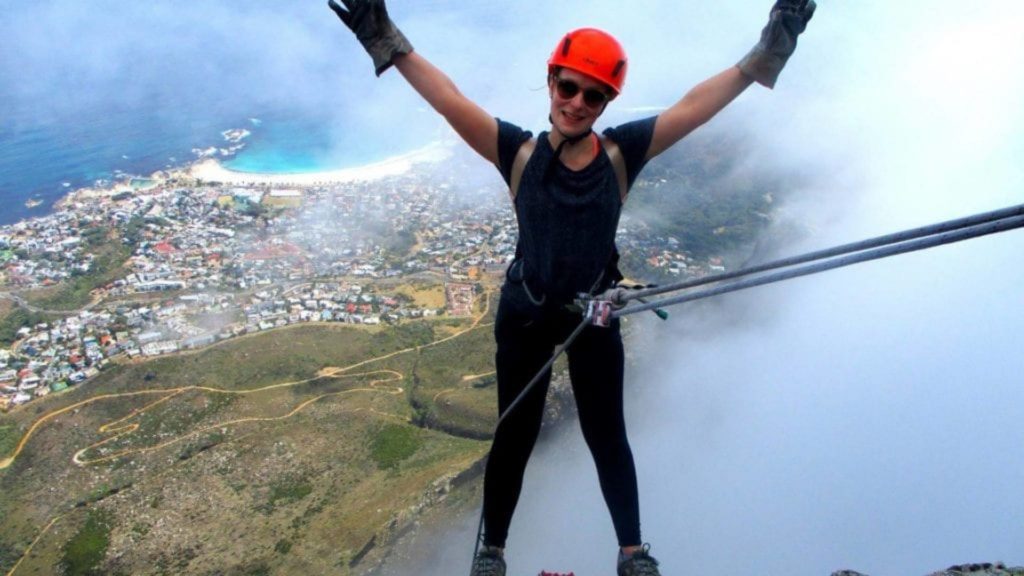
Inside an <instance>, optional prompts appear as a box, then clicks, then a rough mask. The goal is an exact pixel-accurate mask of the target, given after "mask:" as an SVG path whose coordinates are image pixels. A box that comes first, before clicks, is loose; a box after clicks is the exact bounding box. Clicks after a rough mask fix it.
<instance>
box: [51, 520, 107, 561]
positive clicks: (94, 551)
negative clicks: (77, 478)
mask: <svg viewBox="0 0 1024 576" xmlns="http://www.w3.org/2000/svg"><path fill="white" fill-rule="evenodd" d="M109 545H110V515H109V514H108V513H106V512H103V511H101V510H91V511H90V512H89V516H88V517H87V518H86V520H85V525H83V526H82V528H81V529H79V531H78V532H77V533H76V534H75V535H74V536H72V537H71V540H68V542H67V544H65V545H64V556H63V558H62V559H61V568H63V573H64V574H65V576H99V575H100V574H102V572H101V570H100V564H102V562H103V559H104V558H105V557H106V555H107V547H108V546H109Z"/></svg>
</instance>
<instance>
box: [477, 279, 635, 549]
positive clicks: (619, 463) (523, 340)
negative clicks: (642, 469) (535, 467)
mask: <svg viewBox="0 0 1024 576" xmlns="http://www.w3.org/2000/svg"><path fill="white" fill-rule="evenodd" d="M501 292H502V293H501V302H500V304H499V305H498V314H497V319H496V322H495V328H494V333H495V339H496V340H497V344H498V350H497V354H496V356H495V361H496V366H497V371H498V407H499V410H500V412H501V413H504V411H505V410H506V409H507V408H508V406H509V405H510V404H511V403H512V402H513V401H514V400H515V399H516V397H517V396H518V395H519V393H520V392H521V391H522V390H523V389H524V388H525V387H526V385H527V384H528V383H529V382H530V380H531V379H532V378H533V377H534V375H536V373H537V371H538V370H540V369H541V367H542V366H543V365H544V363H545V362H547V361H548V360H549V359H550V358H551V355H552V354H553V353H554V348H555V346H556V345H558V344H561V343H562V342H564V341H565V339H566V338H567V337H568V336H569V334H570V333H571V332H572V330H573V329H574V328H575V327H576V326H577V325H578V324H579V322H580V321H581V320H582V318H581V317H580V316H579V315H578V314H572V313H570V312H568V311H565V310H562V309H558V308H556V307H541V306H536V305H534V304H533V303H532V302H531V301H530V299H529V297H528V295H527V294H526V293H525V291H524V290H523V288H522V285H521V284H510V283H506V285H505V286H504V287H503V288H502V291H501ZM567 354H568V359H569V377H570V378H571V380H572V389H573V394H574V395H575V397H576V407H577V409H578V411H579V420H580V427H581V428H582V430H583V438H584V439H585V440H586V442H587V446H588V447H589V448H590V453H591V454H592V455H593V458H594V463H595V464H596V465H597V476H598V480H599V481H600V484H601V492H602V494H603V495H604V500H605V503H606V504H607V505H608V510H609V511H610V512H611V516H612V523H613V524H614V526H615V533H616V535H617V537H618V540H619V545H620V546H634V545H639V544H640V543H641V540H640V513H639V504H638V497H637V483H636V469H635V467H634V465H633V453H632V451H631V450H630V448H629V441H628V440H627V438H626V424H625V419H624V417H623V413H622V395H623V392H622V381H623V351H622V337H621V334H620V331H619V323H618V320H614V321H613V325H612V326H610V327H608V328H601V327H597V326H588V327H587V328H585V329H584V331H583V333H582V334H580V336H579V337H578V338H577V339H576V341H575V342H574V343H573V345H572V346H570V347H569V350H568V351H567ZM550 380H551V372H550V371H548V373H547V374H545V375H544V377H543V379H542V380H541V381H540V382H538V383H537V385H536V386H535V387H534V389H533V390H531V392H530V393H529V395H528V396H527V397H526V398H525V399H524V400H523V402H522V403H520V404H519V405H518V406H517V407H516V409H515V412H513V413H511V414H510V415H509V416H508V418H507V419H506V420H505V421H504V423H502V425H501V428H500V429H499V430H497V432H496V433H495V436H494V444H493V445H492V446H491V453H490V457H489V459H488V461H487V470H486V473H485V477H484V526H485V533H484V543H485V544H487V545H490V546H498V547H504V546H505V540H506V538H507V537H508V529H509V525H510V524H511V522H512V514H513V512H514V511H515V507H516V504H517V502H518V501H519V494H520V492H521V490H522V486H523V474H524V472H525V470H526V463H527V460H529V458H530V452H532V451H533V446H534V444H535V443H536V441H537V435H538V433H539V432H540V425H541V419H542V417H543V413H544V399H545V397H546V396H547V390H548V384H549V383H550Z"/></svg>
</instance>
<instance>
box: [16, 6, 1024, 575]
mask: <svg viewBox="0 0 1024 576" xmlns="http://www.w3.org/2000/svg"><path fill="white" fill-rule="evenodd" d="M3 5H4V13H5V16H4V18H3V20H2V21H0V99H3V100H4V101H6V102H7V103H8V104H9V105H11V106H25V105H33V106H37V107H38V110H39V114H40V115H54V116H55V117H59V116H61V115H65V114H75V113H77V112H78V111H80V110H83V109H86V108H88V107H90V106H92V107H99V108H104V107H116V106H138V105H148V106H158V107H160V108H161V109H162V110H166V111H167V114H168V115H169V116H171V117H173V116H174V115H175V112H176V111H177V110H181V109H190V108H194V107H196V106H201V105H215V104H216V103H217V102H224V101H228V102H230V103H231V105H237V106H239V107H241V108H245V107H258V106H276V107H282V106H283V107H291V108H295V109H298V110H306V111H310V112H315V113H319V114H322V115H323V118H324V121H325V122H333V123H335V124H336V125H337V126H338V130H352V129H358V130H382V131H387V132H392V133H395V134H396V135H400V136H396V137H403V138H409V140H410V141H413V142H415V141H418V140H420V139H422V140H423V141H424V143H426V141H428V140H429V139H432V138H434V137H436V135H437V134H438V131H439V126H440V122H439V121H438V119H437V118H436V117H435V116H434V114H433V113H431V112H430V111H428V110H426V109H425V107H424V106H423V104H422V103H421V102H420V101H419V100H417V98H416V96H415V95H414V94H413V93H412V91H411V90H410V89H409V88H408V87H407V86H405V85H404V84H403V83H402V81H401V78H400V77H399V76H398V75H397V74H396V73H394V72H391V73H388V74H386V75H385V76H384V77H383V78H380V79H376V78H374V77H373V73H372V70H371V65H370V62H369V59H368V58H367V56H366V55H365V54H364V53H363V52H362V49H361V48H360V47H359V46H358V44H357V43H356V42H355V41H354V40H353V39H352V37H351V35H350V34H349V33H348V31H347V30H345V29H344V28H343V27H342V26H341V24H340V23H339V22H337V21H336V20H335V18H334V16H333V14H331V13H330V12H329V11H328V10H327V8H326V7H325V6H324V2H320V1H319V0H309V1H308V2H301V3H298V2H290V3H287V4H284V3H280V2H272V1H270V0H254V1H250V2H241V3H240V2H232V3H227V2H204V3H202V4H201V5H196V6H193V5H182V4H181V3H180V2H170V1H150V2H144V3H138V2H126V1H124V0H93V1H90V2H88V3H83V2H72V1H70V0H56V1H39V2H10V1H5V2H3ZM770 5H771V2H769V1H762V0H716V1H714V2H707V1H703V2H696V1H683V2H679V1H672V2H669V1H667V0H654V1H649V2H637V3H624V2H621V0H618V1H614V2H613V1H610V0H596V1H595V0H589V1H583V0H563V1H561V2H511V1H509V0H490V1H488V0H484V1H477V2H471V3H467V2H454V1H422V0H420V1H416V2H413V1H411V0H408V1H406V0H393V1H391V2H389V7H390V9H391V12H392V15H393V16H394V18H395V19H396V20H397V22H398V23H399V25H400V26H401V27H402V29H403V30H404V31H405V32H406V34H407V35H408V36H409V38H410V39H411V40H412V42H413V44H414V45H415V46H416V48H417V49H418V50H419V51H420V52H421V53H422V54H423V55H425V56H427V57H428V58H430V59H431V60H433V61H434V62H435V63H437V64H438V65H439V66H440V67H441V68H442V69H444V70H446V71H447V72H448V73H449V74H450V75H451V76H452V77H453V79H454V80H455V81H456V82H457V84H459V86H460V87H461V88H462V89H463V91H464V92H465V93H466V94H468V95H469V96H470V97H472V98H474V99H475V100H477V101H478V102H479V103H480V104H481V105H483V106H484V107H485V108H486V109H487V110H489V111H490V112H492V113H493V114H495V115H498V116H501V117H503V118H507V119H509V120H512V121H514V122H517V123H520V124H522V125H525V126H528V127H530V128H532V129H535V130H536V129H542V128H543V127H544V118H545V115H546V113H547V108H546V102H545V98H546V96H545V93H544V91H543V89H542V88H543V83H544V62H545V60H546V58H547V56H548V54H549V53H550V51H551V49H552V47H553V46H554V44H555V42H556V41H557V40H558V38H559V36H560V35H561V34H562V33H564V32H565V31H566V30H568V29H571V28H575V27H579V26H584V25H593V26H599V27H603V28H606V29H608V30H609V31H611V32H612V33H614V34H615V35H616V36H618V37H619V38H620V39H621V41H622V43H623V44H624V45H625V47H626V49H627V51H628V53H629V55H630V70H629V78H628V81H627V86H626V89H625V90H624V92H623V94H622V96H621V98H620V99H619V100H618V101H616V102H615V103H614V104H613V105H612V108H611V109H610V110H609V113H608V114H609V115H608V120H609V121H611V120H612V119H614V118H621V117H624V116H626V115H628V114H630V113H631V112H630V111H632V110H637V109H646V108H648V107H659V106H666V105H669V104H671V103H672V102H674V101H675V100H676V99H678V98H679V97H680V96H681V95H682V94H683V93H684V92H685V91H686V90H687V89H688V88H689V87H691V86H692V85H693V84H695V83H696V82H698V81H700V80H702V79H703V78H705V77H707V76H710V75H712V74H714V73H716V72H718V71H719V70H721V69H722V68H724V67H726V66H729V65H731V64H732V63H734V62H735V61H736V60H738V59H739V58H740V57H741V56H742V55H743V54H744V53H745V51H746V50H747V49H748V48H749V47H750V46H751V45H752V44H753V42H754V41H756V39H757V37H758V33H759V31H760V28H761V26H762V25H763V23H764V21H765V17H766V15H767V12H768V8H769V7H770ZM1022 22H1024V3H1021V2H1020V1H1019V0H979V1H978V2H974V3H966V4H965V3H963V2H954V1H952V0H929V1H924V0H912V1H905V2H891V1H883V0H855V1H838V0H820V2H819V9H818V13H817V15H816V16H815V18H814V20H813V21H812V22H811V23H810V26H809V28H808V31H807V33H806V34H805V35H804V36H803V37H802V38H801V40H800V46H799V49H798V50H797V53H796V55H795V56H794V58H793V59H792V61H791V62H790V64H789V65H788V66H787V69H786V70H785V71H784V72H783V74H782V77H781V79H780V81H779V84H778V86H777V88H776V90H774V91H767V90H765V89H762V88H760V87H754V88H752V89H751V90H749V91H748V92H747V93H746V94H745V95H744V96H742V97H741V98H740V99H739V100H738V101H737V102H736V103H735V104H734V105H733V106H731V107H730V108H729V109H728V110H727V111H726V112H725V113H723V114H722V115H721V117H719V118H718V119H716V120H715V123H716V124H718V125H719V126H720V127H723V128H727V129H736V130H742V133H744V134H748V135H749V137H750V138H752V141H753V143H754V144H755V145H754V146H753V147H752V150H753V151H752V153H751V156H750V157H749V158H745V159H743V160H744V164H745V165H746V166H747V167H748V168H750V167H753V169H755V170H756V168H757V166H766V167H768V166H770V167H772V169H773V170H778V169H783V170H792V171H796V172H798V173H800V174H802V175H804V176H806V181H807V182H808V185H807V186H806V187H805V188H804V189H802V190H798V191H794V192H795V193H794V194H793V195H792V197H793V199H794V200H793V201H792V202H791V204H789V205H788V206H786V209H785V211H784V213H783V217H784V218H788V219H791V220H792V221H796V222H799V223H800V224H801V225H802V226H805V227H806V228H807V229H808V230H810V233H809V234H808V236H807V237H806V238H805V239H804V240H803V243H802V244H801V245H797V246H792V247H790V251H791V253H795V252H797V251H802V250H806V249H811V248H818V247H824V246H830V245H834V244H838V243H842V242H847V241H851V240H855V239H860V238H863V237H867V236H873V235H877V234H881V233H885V232H890V231H896V230H900V229H905V228H910V227H913V226H918V225H923V224H927V223H930V222H934V221H937V220H942V219H947V218H953V217H957V216H962V215H967V214H971V213H975V212H980V211H985V210H990V209H995V208H999V207H1003V206H1007V205H1011V204H1019V203H1021V202H1022V201H1024V172H1022V168H1021V166H1022V163H1021V161H1020V159H1021V158H1024V117H1022V116H1024V106H1022V105H1021V102H1024V34H1021V32H1020V27H1021V23H1022ZM353 118H356V119H358V120H353ZM181 121H187V119H185V118H182V119H181ZM495 178H497V176H495ZM1022 253H1024V232H1019V231H1018V232H1010V233H1006V234H1002V235H999V236H995V237H991V238H987V239H982V240H974V241H970V242H967V243H963V244H960V245H956V246H951V247H946V248H939V249H934V250H931V251H929V252H928V253H923V254H918V255H912V256H904V257H898V258H893V259H891V260H888V261H885V262H880V263H874V264H865V265H860V266H857V267H854V268H849V269H846V270H843V271H838V272H831V273H827V274H825V275H821V276H818V277H814V278H808V279H802V280H795V281H790V282H787V283H784V284H780V285H777V286H774V287H770V288H760V289H755V290H752V291H749V292H748V293H745V294H742V295H737V296H734V297H730V298H726V299H720V300H718V301H715V302H708V303H705V304H702V305H698V306H691V307H684V308H678V309H675V310H673V311H672V318H671V319H670V321H669V322H668V323H660V322H656V321H654V319H653V316H652V317H651V318H642V319H639V320H640V324H641V326H640V328H639V330H637V331H636V338H635V340H634V341H633V342H632V343H631V349H632V350H633V351H634V352H635V354H636V355H637V356H638V358H639V362H638V366H639V367H638V368H636V369H634V370H633V371H632V372H631V374H630V375H629V382H628V387H629V390H630V393H629V399H628V402H627V410H628V418H629V422H630V426H631V439H632V442H633V446H634V451H635V453H636V456H637V461H638V469H639V474H640V484H641V490H642V493H641V500H642V517H643V523H644V535H645V538H646V539H647V540H649V541H650V542H651V543H652V544H653V546H654V548H653V551H654V552H655V554H656V556H657V557H659V558H660V559H661V560H662V561H663V568H664V572H665V573H666V574H682V573H694V574H697V573H735V574H747V573H763V574H792V575H795V576H800V575H804V574H806V575H808V576H809V575H812V574H813V575H821V574H828V573H830V572H831V571H832V570H835V569H839V568H845V567H849V568H856V569H858V570H861V571H863V572H866V573H869V574H873V575H875V576H879V575H887V574H891V575H914V574H922V575H923V574H926V573H928V572H930V571H932V570H934V569H938V568H941V567H944V566H947V565H950V564H954V563H960V562H977V561H995V560H1004V561H1007V562H1010V563H1017V564H1024V547H1022V543H1024V522H1022V521H1021V520H1020V519H1021V518H1024V488H1022V486H1024V484H1022V483H1021V482H1020V479H1021V478H1022V477H1024V450H1022V449H1021V446H1022V445H1024V427H1022V426H1021V422H1022V421H1024V385H1022V384H1024V382H1022V381H1021V380H1022V378H1021V374H1022V373H1024V361H1022V360H1021V358H1022V356H1021V354H1020V347H1019V345H1015V344H1014V343H1015V342H1017V341H1019V340H1020V331H1021V327H1022V326H1024V293H1022V290H1021V286H1022V285H1024V272H1022V271H1021V266H1020V261H1021V254H1022ZM473 520H475V519H467V525H466V526H467V527H466V530H464V531H462V532H460V533H457V534H454V535H451V536H450V537H449V539H448V540H447V541H446V542H447V544H445V545H444V546H443V548H442V549H443V552H442V554H441V556H442V558H439V559H434V560H433V562H434V563H433V564H432V566H434V567H436V570H435V571H434V572H430V571H429V570H423V569H420V570H421V572H422V573H429V574H438V575H440V574H445V575H450V574H453V573H459V572H461V571H463V570H466V569H467V564H468V556H469V552H470V549H471V545H472V542H471V531H472V529H471V528H469V525H470V524H473ZM473 528H475V526H473ZM614 546H615V542H614V537H613V534H612V531H611V527H610V521H609V520H608V517H607V513H606V512H605V510H604V505H603V503H602V502H601V501H600V498H599V496H598V491H597V483H596V479H595V477H594V472H593V466H592V464H591V462H590V460H589V456H588V455H587V454H586V453H585V449H584V448H583V447H582V441H581V440H580V439H579V436H578V433H577V432H576V431H575V429H573V428H571V427H570V428H569V429H568V431H567V434H566V435H565V436H564V437H562V438H559V439H558V440H556V441H555V442H553V443H551V444H549V445H546V446H544V447H542V448H540V449H539V450H538V453H537V457H536V459H535V461H534V462H533V465H532V467H531V469H530V470H529V474H528V478H527V488H526V491H525V493H524V497H523V503H522V506H521V509H520V510H519V512H518V514H517V516H516V518H515V520H514V524H513V529H512V535H511V539H510V542H509V560H510V565H511V570H512V573H517V574H518V573H522V574H528V573H533V572H537V571H539V570H540V569H542V568H545V569H549V570H565V571H568V570H575V572H576V574H577V576H591V575H594V576H596V575H599V574H606V573H608V570H609V566H610V563H611V562H612V561H613V559H614ZM595 551H597V552H595Z"/></svg>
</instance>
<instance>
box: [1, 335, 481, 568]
mask: <svg viewBox="0 0 1024 576" xmlns="http://www.w3.org/2000/svg"><path fill="white" fill-rule="evenodd" d="M487 322H488V319H485V320H484V321H483V322H482V323H481V325H480V326H478V327H476V328H473V329H471V323H470V321H469V320H465V321H458V323H457V325H456V326H447V325H446V324H450V323H451V320H447V321H445V322H444V323H442V322H431V321H420V322H415V323H407V324H402V325H399V326H395V327H380V328H376V327H375V328H367V327H354V326H343V325H317V326H306V327H301V328H294V329H293V328H287V329H282V330H275V331H270V332H266V333H260V334H256V335H252V336H247V337H242V338H238V339H235V340H231V341H226V342H223V343H221V344H218V345H215V346H212V347H210V348H208V349H205V350H203V351H199V352H195V353H185V354H178V355H174V356H167V357H162V358H159V359H155V360H151V361H147V362H136V363H123V364H119V365H115V366H113V367H111V368H109V369H108V370H106V371H104V373H103V374H101V375H100V376H99V377H97V378H96V379H94V380H92V381H90V382H89V383H88V384H87V385H85V386H82V387H77V388H73V389H71V390H69V391H67V392H65V393H62V394H56V395H51V396H49V397H47V398H46V399H42V400H38V401H36V402H33V403H31V404H29V405H27V406H26V407H23V408H19V409H17V410H13V411H12V412H11V413H9V414H4V415H2V416H0V448H3V452H2V454H0V460H2V459H3V458H5V457H7V456H9V455H10V454H12V452H13V449H14V447H15V445H16V443H17V442H18V441H20V439H21V438H22V437H23V436H24V434H25V433H26V432H27V431H28V430H29V429H30V427H31V426H32V425H33V424H35V423H37V422H39V421H40V419H43V418H46V420H44V421H43V424H41V425H40V426H38V427H37V428H36V429H35V431H34V432H33V433H32V436H31V437H30V438H29V441H28V442H27V444H26V445H25V447H24V449H23V450H22V451H21V452H20V453H19V454H18V455H17V457H16V458H15V459H14V461H13V463H12V464H11V466H10V467H9V468H7V469H6V470H3V471H0V516H2V517H3V518H4V522H3V527H2V528H0V570H3V571H4V572H6V571H8V570H10V569H11V568H12V566H13V564H14V563H15V562H17V561H18V559H19V558H21V557H22V555H23V553H24V551H25V550H26V549H27V548H28V547H29V546H30V545H32V546H33V548H32V553H31V554H30V555H28V556H26V557H25V559H24V560H23V561H22V563H21V565H19V567H18V569H17V571H16V573H15V574H32V573H53V572H55V571H56V569H57V567H61V570H62V571H63V572H64V573H66V574H125V575H127V574H211V575H212V574H257V573H266V574H294V573H312V574H319V573H335V574H350V573H357V571H358V570H359V566H360V565H361V564H363V563H366V562H368V561H369V560H370V559H372V558H374V557H375V554H380V553H382V552H381V547H382V546H384V545H385V544H386V543H387V542H388V541H389V538H391V537H392V536H393V535H394V534H395V533H396V532H397V531H400V530H402V529H404V527H407V526H409V525H410V524H411V523H412V522H413V521H414V520H415V514H416V513H415V512H413V511H415V510H420V509H422V507H423V505H424V503H425V502H427V503H428V502H429V501H430V499H431V498H436V497H437V494H438V488H437V487H436V485H437V483H438V482H439V481H441V482H443V481H444V480H443V479H445V478H451V477H453V476H454V475H457V474H459V473H460V472H462V471H464V470H467V469H469V468H471V467H473V464H474V463H476V462H478V461H479V460H480V459H481V458H482V457H483V456H484V455H485V454H486V452H487V449H488V444H487V442H485V441H481V440H480V439H479V438H484V437H486V436H487V431H488V430H489V429H490V428H491V427H492V426H493V423H494V414H493V406H494V402H495V400H494V387H493V386H492V387H489V388H483V389H474V388H473V387H472V385H471V382H469V381H467V380H465V377H466V376H468V375H472V374H479V373H482V372H486V371H488V370H491V358H493V342H492V336H491V333H490V326H489V324H487ZM454 330H463V331H466V330H468V331H466V332H464V333H463V334H461V335H459V336H456V337H454V338H452V339H450V340H448V341H445V342H442V343H440V344H434V342H436V341H437V340H438V339H439V335H440V337H443V336H446V335H447V334H449V333H451V331H454ZM373 358H379V359H377V360H373V361H370V362H366V361H367V360H368V359H373ZM470 390H472V394H474V396H471V397H466V398H463V397H461V396H459V395H460V394H462V393H463V392H467V391H470ZM444 391H449V392H450V395H451V397H454V398H455V399H456V401H455V402H452V403H451V404H448V403H444V405H443V408H439V407H438V404H435V401H434V398H435V396H437V395H438V394H439V393H442V392H444ZM113 394H121V396H117V397H116V398H107V399H103V398H102V397H103V396H104V395H113ZM445 397H446V396H445V395H442V396H441V399H442V401H443V399H444V398H445ZM65 408H67V409H68V410H67V411H65V412H63V413H60V414H59V415H56V416H49V415H52V414H54V413H55V412H57V411H60V410H62V409H65ZM452 413H454V414H457V415H458V421H457V422H451V423H449V422H447V421H446V420H444V418H445V417H446V415H448V414H452ZM422 414H429V418H423V417H420V415H422ZM459 430H469V431H473V433H472V434H458V433H453V431H459ZM76 461H77V462H79V463H80V464H76V463H75V462H76ZM55 519H56V522H54V523H53V525H52V527H51V528H49V529H48V531H47V532H46V533H45V537H43V538H40V539H39V540H38V541H37V542H35V544H34V545H33V541H34V540H35V539H36V538H37V537H38V536H39V535H40V533H41V530H42V529H43V528H44V527H46V526H47V525H48V524H49V523H50V522H51V521H53V520H55ZM239 558H243V559H245V560H244V562H243V563H242V564H241V565H239V564H238V560H237V559H239Z"/></svg>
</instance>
